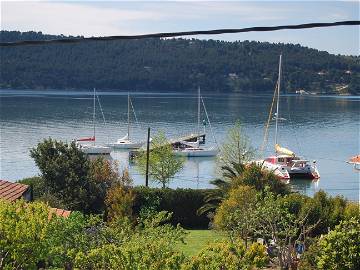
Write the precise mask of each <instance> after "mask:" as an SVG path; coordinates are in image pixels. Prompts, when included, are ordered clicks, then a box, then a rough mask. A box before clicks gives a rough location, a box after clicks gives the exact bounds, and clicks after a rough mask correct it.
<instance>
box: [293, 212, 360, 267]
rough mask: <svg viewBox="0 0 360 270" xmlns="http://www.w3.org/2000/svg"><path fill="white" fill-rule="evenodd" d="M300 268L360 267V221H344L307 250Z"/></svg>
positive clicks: (354, 219) (353, 219)
mask: <svg viewBox="0 0 360 270" xmlns="http://www.w3.org/2000/svg"><path fill="white" fill-rule="evenodd" d="M300 269H321V270H325V269H344V270H345V269H349V270H355V269H360V221H359V220H357V219H356V218H352V219H350V220H345V221H342V222H341V223H340V224H339V225H337V226H336V227H335V229H334V230H332V231H330V232H329V233H328V234H327V235H324V236H323V237H322V238H320V239H318V241H317V242H316V243H314V244H313V245H311V246H310V248H309V249H308V250H307V251H306V252H305V254H304V256H303V258H302V260H301V262H300Z"/></svg>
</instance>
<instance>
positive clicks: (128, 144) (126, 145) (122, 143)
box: [107, 93, 145, 149]
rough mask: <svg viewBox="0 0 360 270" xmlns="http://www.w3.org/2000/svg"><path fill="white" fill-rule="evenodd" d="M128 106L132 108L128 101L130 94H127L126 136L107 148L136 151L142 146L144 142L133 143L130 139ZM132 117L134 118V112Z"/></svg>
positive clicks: (129, 100)
mask: <svg viewBox="0 0 360 270" xmlns="http://www.w3.org/2000/svg"><path fill="white" fill-rule="evenodd" d="M130 105H131V107H133V106H132V103H131V99H130V94H129V93H128V112H127V120H128V124H127V134H126V135H125V136H124V137H122V138H120V139H118V140H117V141H116V142H114V143H109V144H107V145H108V146H110V147H113V148H115V149H138V148H140V147H141V146H143V145H144V143H145V142H135V141H132V140H131V139H130ZM134 115H135V118H136V114H135V111H134Z"/></svg>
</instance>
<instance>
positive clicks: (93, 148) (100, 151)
mask: <svg viewBox="0 0 360 270" xmlns="http://www.w3.org/2000/svg"><path fill="white" fill-rule="evenodd" d="M78 148H79V149H80V150H81V151H82V152H83V153H85V154H87V155H110V153H111V148H110V147H108V146H103V145H82V144H80V145H78Z"/></svg>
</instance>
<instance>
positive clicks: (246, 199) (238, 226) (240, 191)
mask: <svg viewBox="0 0 360 270" xmlns="http://www.w3.org/2000/svg"><path fill="white" fill-rule="evenodd" d="M256 201H257V193H256V190H255V189H254V188H252V187H249V186H240V187H238V188H235V189H232V190H230V194H229V197H228V198H227V199H226V200H224V201H223V202H222V204H221V205H220V206H219V207H218V209H217V210H216V214H215V217H214V225H215V227H216V228H217V229H220V230H224V231H226V232H228V233H229V234H230V236H232V237H235V238H238V237H240V238H241V239H242V240H244V242H245V246H247V240H248V238H249V237H250V236H251V235H252V232H253V228H254V224H253V222H252V220H253V218H252V214H253V212H254V211H255V205H256Z"/></svg>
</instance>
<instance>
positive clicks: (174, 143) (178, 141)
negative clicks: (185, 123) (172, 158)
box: [129, 133, 206, 160]
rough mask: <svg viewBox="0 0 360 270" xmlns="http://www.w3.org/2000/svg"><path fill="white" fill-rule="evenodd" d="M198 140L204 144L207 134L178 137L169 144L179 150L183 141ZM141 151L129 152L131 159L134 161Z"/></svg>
mask: <svg viewBox="0 0 360 270" xmlns="http://www.w3.org/2000/svg"><path fill="white" fill-rule="evenodd" d="M198 138H199V144H204V143H205V139H206V134H205V133H200V134H196V133H191V134H188V135H183V136H181V137H178V138H173V139H170V140H169V142H170V144H171V145H172V146H173V147H174V148H178V147H180V145H181V142H183V141H185V142H196V140H197V139H198ZM139 151H140V150H139V149H136V150H131V151H130V152H129V159H130V160H133V159H134V158H135V157H136V156H137V155H138V153H139Z"/></svg>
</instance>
